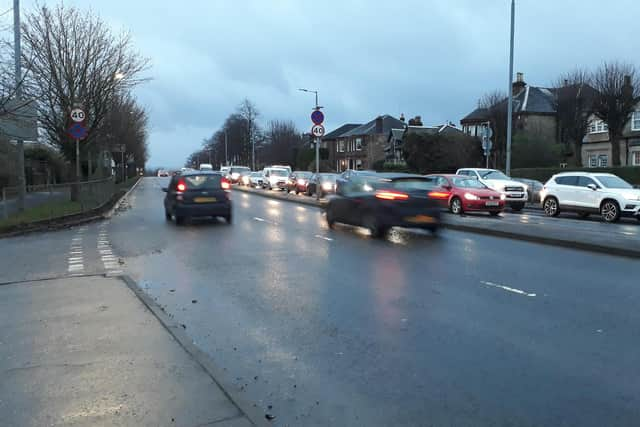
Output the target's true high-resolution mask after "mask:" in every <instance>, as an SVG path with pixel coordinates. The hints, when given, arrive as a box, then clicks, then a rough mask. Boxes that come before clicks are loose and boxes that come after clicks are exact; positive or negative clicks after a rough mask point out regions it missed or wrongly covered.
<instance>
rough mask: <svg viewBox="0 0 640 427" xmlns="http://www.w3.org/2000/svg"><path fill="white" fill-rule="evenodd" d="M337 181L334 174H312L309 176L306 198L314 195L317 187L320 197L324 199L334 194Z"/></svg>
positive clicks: (336, 176)
mask: <svg viewBox="0 0 640 427" xmlns="http://www.w3.org/2000/svg"><path fill="white" fill-rule="evenodd" d="M337 179H338V175H337V174H335V173H320V174H315V173H314V174H313V175H311V178H309V183H308V184H307V192H306V194H307V196H312V195H314V194H316V192H317V191H318V187H319V191H320V197H324V196H326V195H327V194H329V193H335V191H336V180H337Z"/></svg>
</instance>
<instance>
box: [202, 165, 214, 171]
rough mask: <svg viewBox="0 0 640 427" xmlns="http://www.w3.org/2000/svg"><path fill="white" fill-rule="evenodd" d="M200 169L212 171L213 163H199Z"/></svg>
mask: <svg viewBox="0 0 640 427" xmlns="http://www.w3.org/2000/svg"><path fill="white" fill-rule="evenodd" d="M200 170H201V171H212V170H213V165H212V164H211V163H200Z"/></svg>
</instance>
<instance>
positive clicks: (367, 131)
mask: <svg viewBox="0 0 640 427" xmlns="http://www.w3.org/2000/svg"><path fill="white" fill-rule="evenodd" d="M379 117H380V118H382V133H383V134H388V133H389V132H390V131H391V129H397V128H402V127H404V126H405V123H404V122H403V121H402V120H400V119H396V118H395V117H392V116H390V115H389V114H385V115H383V116H379ZM377 119H378V117H376V118H375V119H373V120H371V121H370V122H368V123H365V124H363V125H361V126H358V127H357V128H355V129H352V130H350V131H349V132H346V133H344V134H342V135H340V136H342V137H348V136H362V135H375V134H377V133H378V132H376V120H377Z"/></svg>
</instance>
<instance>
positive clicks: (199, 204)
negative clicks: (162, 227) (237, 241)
mask: <svg viewBox="0 0 640 427" xmlns="http://www.w3.org/2000/svg"><path fill="white" fill-rule="evenodd" d="M230 189H231V184H230V183H229V181H227V179H226V178H224V177H223V176H222V175H221V174H220V172H211V171H185V172H182V173H181V174H180V175H176V176H174V177H173V178H171V182H170V184H169V187H165V188H163V189H162V191H164V192H165V193H167V195H166V196H165V198H164V216H165V218H166V219H167V221H171V219H172V217H174V218H175V221H176V224H178V225H180V224H183V223H184V221H185V219H188V218H191V217H223V218H224V219H226V221H227V223H229V224H231V220H232V216H231V194H230Z"/></svg>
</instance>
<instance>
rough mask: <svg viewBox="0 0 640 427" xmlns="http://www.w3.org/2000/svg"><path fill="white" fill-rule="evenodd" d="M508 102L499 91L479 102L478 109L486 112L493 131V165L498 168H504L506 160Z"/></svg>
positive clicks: (484, 96) (485, 96)
mask: <svg viewBox="0 0 640 427" xmlns="http://www.w3.org/2000/svg"><path fill="white" fill-rule="evenodd" d="M507 102H508V101H507V96H506V95H505V94H504V92H501V91H499V90H494V91H492V92H488V93H486V94H485V95H483V96H482V97H481V98H480V99H479V100H478V108H484V109H485V110H486V115H487V119H488V121H489V123H490V126H491V129H492V130H493V137H492V141H493V148H492V151H493V159H492V163H493V165H494V167H497V168H502V167H504V164H505V159H506V146H507Z"/></svg>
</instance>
